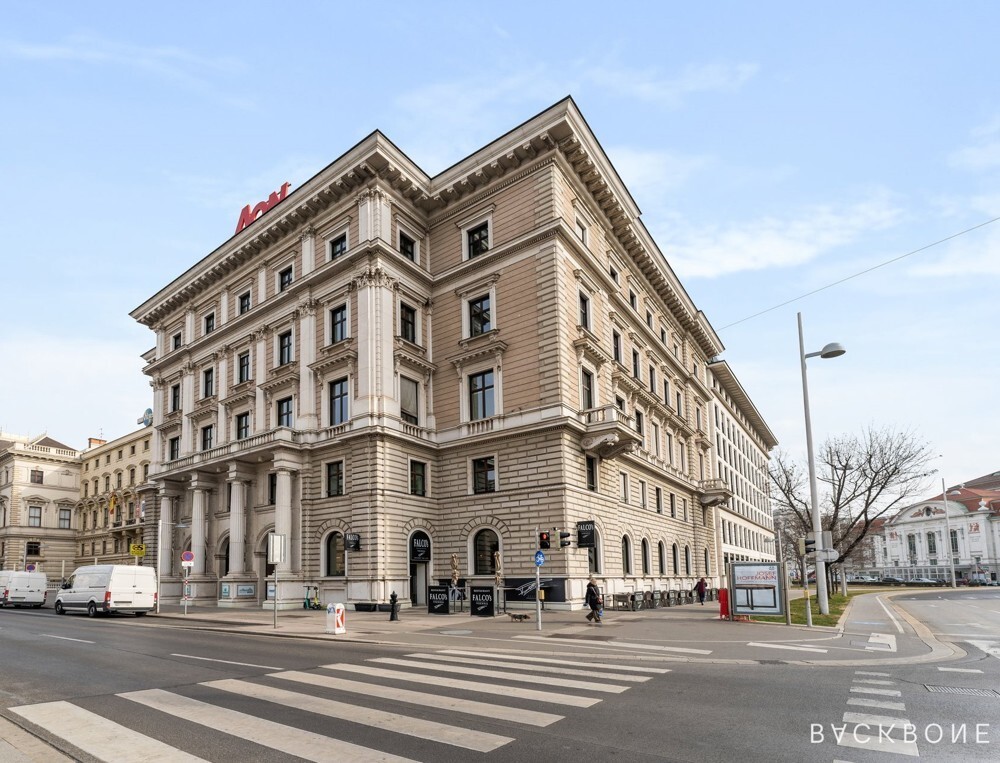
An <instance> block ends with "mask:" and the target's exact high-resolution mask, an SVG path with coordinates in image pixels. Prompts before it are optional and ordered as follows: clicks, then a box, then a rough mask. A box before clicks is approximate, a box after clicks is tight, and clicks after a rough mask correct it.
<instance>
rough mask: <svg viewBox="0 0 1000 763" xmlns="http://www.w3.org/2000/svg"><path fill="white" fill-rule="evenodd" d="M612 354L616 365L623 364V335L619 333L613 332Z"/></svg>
mask: <svg viewBox="0 0 1000 763" xmlns="http://www.w3.org/2000/svg"><path fill="white" fill-rule="evenodd" d="M611 352H612V354H613V355H614V359H615V362H616V363H621V362H622V335H621V334H619V333H618V332H617V331H612V332H611Z"/></svg>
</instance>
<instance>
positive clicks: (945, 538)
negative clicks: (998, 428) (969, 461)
mask: <svg viewBox="0 0 1000 763" xmlns="http://www.w3.org/2000/svg"><path fill="white" fill-rule="evenodd" d="M993 476H994V475H987V477H981V478H979V479H977V480H973V481H972V482H969V483H966V484H965V485H960V486H957V487H954V488H949V489H948V491H947V495H946V496H942V495H940V494H939V495H936V496H934V497H933V498H928V499H926V500H924V501H921V502H920V503H915V504H913V505H911V506H907V507H906V508H905V509H902V510H901V511H899V512H897V513H896V514H895V516H893V517H892V518H891V519H888V520H887V521H886V522H885V524H884V525H883V527H882V535H881V536H880V537H879V538H878V544H877V550H876V555H877V556H878V563H877V566H878V567H879V571H880V572H881V573H882V574H883V575H892V576H895V577H899V578H903V579H904V580H906V579H909V578H914V577H924V578H936V579H940V580H947V581H950V577H951V569H950V566H949V559H948V556H949V551H950V554H951V563H952V564H954V566H955V577H956V580H958V581H963V580H964V581H971V580H978V581H980V582H995V581H997V580H998V575H1000V480H996V479H995V478H994V479H993V480H992V481H991V480H990V477H993ZM970 485H977V487H970ZM987 485H989V487H986V486H987ZM946 512H947V513H946Z"/></svg>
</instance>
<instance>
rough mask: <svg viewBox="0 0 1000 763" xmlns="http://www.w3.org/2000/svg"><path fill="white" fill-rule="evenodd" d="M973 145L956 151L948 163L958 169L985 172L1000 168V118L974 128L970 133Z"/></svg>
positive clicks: (949, 157) (950, 156)
mask: <svg viewBox="0 0 1000 763" xmlns="http://www.w3.org/2000/svg"><path fill="white" fill-rule="evenodd" d="M970 135H971V137H972V143H971V145H967V146H963V147H962V148H959V149H956V150H955V151H953V152H952V153H951V154H950V155H949V156H948V163H949V164H950V165H951V166H952V167H955V168H957V169H962V170H969V171H971V172H985V171H987V170H992V169H995V168H996V167H1000V117H995V118H994V119H993V120H992V121H991V122H988V123H986V124H983V125H980V126H978V127H974V128H973V129H972V130H971V131H970Z"/></svg>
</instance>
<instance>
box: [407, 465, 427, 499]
mask: <svg viewBox="0 0 1000 763" xmlns="http://www.w3.org/2000/svg"><path fill="white" fill-rule="evenodd" d="M410 495H427V464H425V463H424V462H423V461H410Z"/></svg>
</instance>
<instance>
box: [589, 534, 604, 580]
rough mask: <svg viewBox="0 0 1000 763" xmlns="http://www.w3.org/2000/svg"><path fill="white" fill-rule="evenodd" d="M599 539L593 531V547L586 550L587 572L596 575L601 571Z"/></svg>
mask: <svg viewBox="0 0 1000 763" xmlns="http://www.w3.org/2000/svg"><path fill="white" fill-rule="evenodd" d="M599 543H600V539H599V537H598V535H597V531H596V530H595V531H594V545H593V546H592V547H591V548H588V549H587V571H588V572H590V573H592V574H594V575H596V574H598V573H599V572H600V571H601V557H600V554H599V553H598V544H599Z"/></svg>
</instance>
